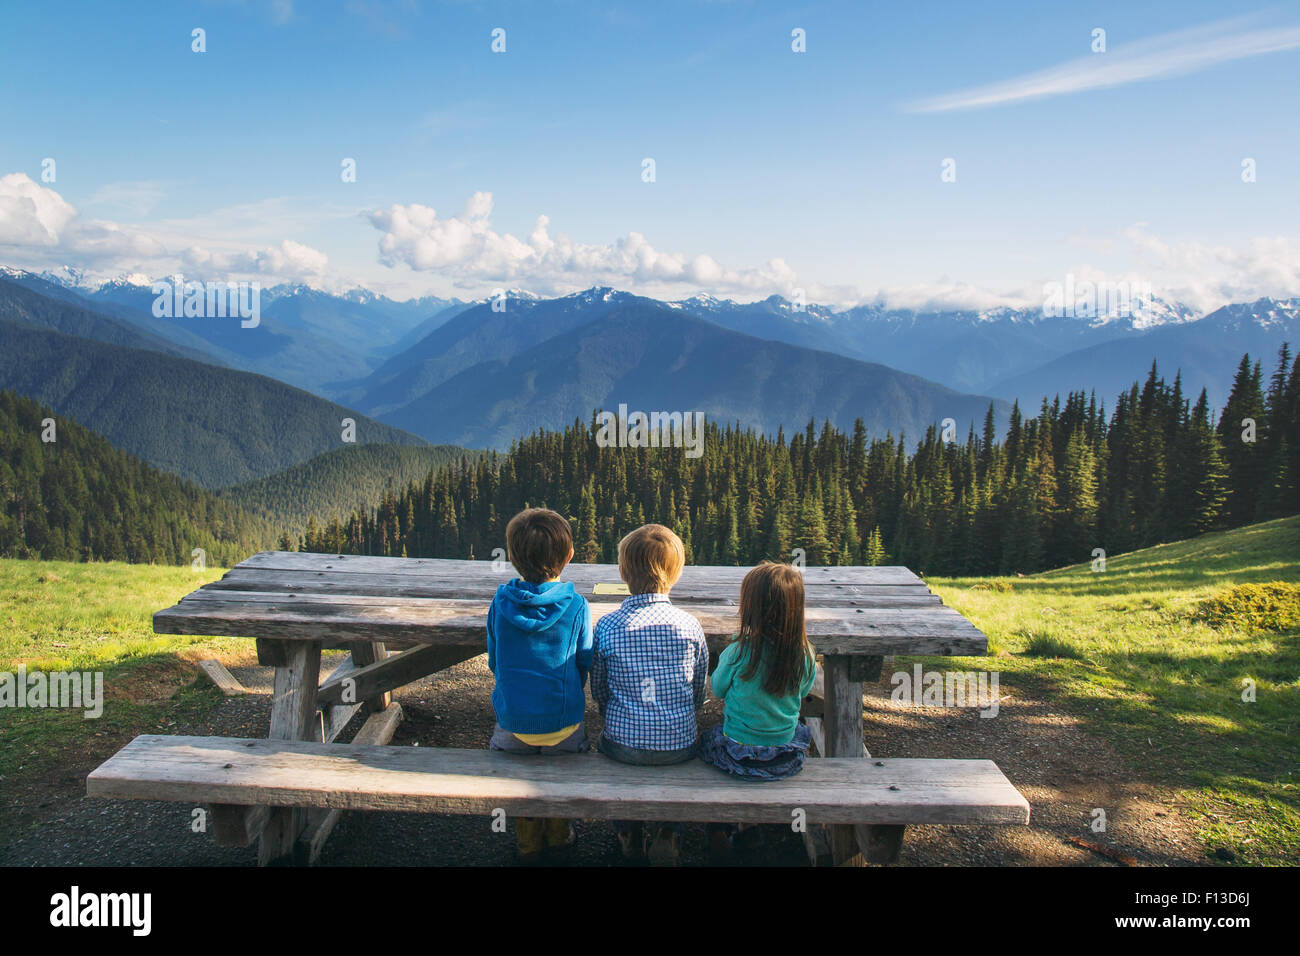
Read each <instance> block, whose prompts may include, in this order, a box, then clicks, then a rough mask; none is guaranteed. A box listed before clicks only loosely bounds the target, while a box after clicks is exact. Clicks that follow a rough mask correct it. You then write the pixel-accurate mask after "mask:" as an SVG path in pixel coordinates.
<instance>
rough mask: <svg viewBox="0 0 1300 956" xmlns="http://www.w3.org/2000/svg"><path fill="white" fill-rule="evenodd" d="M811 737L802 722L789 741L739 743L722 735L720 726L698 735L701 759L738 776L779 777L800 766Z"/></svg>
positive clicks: (775, 778) (798, 768) (764, 778)
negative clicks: (768, 743)
mask: <svg viewBox="0 0 1300 956" xmlns="http://www.w3.org/2000/svg"><path fill="white" fill-rule="evenodd" d="M811 740H812V734H811V733H809V731H808V728H807V727H805V726H804V725H803V724H799V725H797V726H796V727H795V730H794V739H793V740H791V741H790V742H789V743H788V744H775V745H772V746H761V745H758V744H742V743H740V742H739V741H736V740H732V739H731V738H730V737H728V736H727V735H726V734H724V733H723V732H722V727H721V726H717V727H711V728H709V729H708V730H706V731H705V732H704V733H703V734H701V735H700V759H701V760H704V761H706V762H708V763H711V764H713V766H715V767H717V768H719V769H721V770H725V771H727V773H730V774H734V775H736V776H737V777H748V778H750V779H753V780H781V779H782V778H784V777H793V776H794V775H795V774H797V773H798V772H799V771H800V770H802V769H803V762H804V760H805V759H807V757H808V744H809V742H810V741H811Z"/></svg>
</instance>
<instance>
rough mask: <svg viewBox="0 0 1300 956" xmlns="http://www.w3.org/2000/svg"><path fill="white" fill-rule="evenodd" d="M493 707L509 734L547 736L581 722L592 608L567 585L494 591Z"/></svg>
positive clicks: (519, 584)
mask: <svg viewBox="0 0 1300 956" xmlns="http://www.w3.org/2000/svg"><path fill="white" fill-rule="evenodd" d="M487 635H488V641H487V644H488V667H489V668H490V669H491V670H492V673H493V675H494V676H495V677H496V679H497V686H496V688H495V689H494V690H493V691H492V708H493V709H494V710H495V711H496V714H497V723H498V724H500V725H501V726H502V727H503V728H504V729H506V730H508V731H510V732H511V733H515V734H549V733H554V732H555V731H557V730H562V729H564V728H565V727H570V726H572V725H573V724H579V723H582V717H583V714H584V713H585V712H586V710H587V696H586V694H585V692H584V691H583V687H584V686H585V685H586V683H587V674H588V672H589V671H590V670H591V644H592V642H591V608H590V607H588V606H587V600H586V598H584V597H583V596H582V595H581V594H579V593H578V592H577V591H575V590H574V588H573V585H572V584H571V583H569V582H567V581H563V582H561V581H551V582H549V583H546V584H530V583H529V582H527V581H521V580H519V579H518V578H515V579H514V580H513V581H510V582H509V583H508V584H503V585H501V587H499V588H497V593H496V597H494V598H493V599H492V606H491V607H490V608H489V609H488V619H487Z"/></svg>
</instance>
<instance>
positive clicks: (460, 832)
mask: <svg viewBox="0 0 1300 956" xmlns="http://www.w3.org/2000/svg"><path fill="white" fill-rule="evenodd" d="M231 669H232V671H233V672H234V673H235V675H236V676H237V677H238V678H239V679H240V681H241V682H242V683H244V686H246V687H248V688H249V689H250V690H260V691H263V692H262V693H252V694H249V695H247V696H244V697H233V698H227V699H225V700H223V701H222V702H221V703H220V704H219V705H218V706H217V707H216V708H215V709H214V710H213V711H212V712H211V713H210V714H209V715H208V717H207V718H206V719H205V720H203V721H202V722H199V723H197V724H191V725H182V726H174V727H167V728H166V729H165V731H164V732H167V733H177V734H205V735H220V736H235V737H261V736H264V735H265V733H266V726H267V722H268V720H269V715H270V699H269V697H268V696H266V693H265V691H267V690H269V673H270V672H269V670H266V669H259V668H255V667H232V668H231ZM491 689H492V676H491V674H490V673H489V672H488V670H487V664H486V658H484V657H479V658H475V659H473V660H470V661H466V662H465V663H463V664H461V665H458V666H457V667H453V668H450V669H448V670H446V671H443V672H441V673H439V674H436V675H434V676H433V677H431V678H427V679H425V680H423V681H420V682H419V683H417V684H412V685H410V686H408V687H406V688H404V689H403V690H402V691H401V692H400V693H399V694H397V695H396V698H397V700H398V701H399V702H400V703H401V705H402V707H403V709H404V711H405V713H406V719H405V720H404V721H403V723H402V725H401V727H400V728H399V729H398V732H397V736H396V737H395V738H394V740H393V745H395V746H414V745H418V746H422V747H483V746H485V745H486V741H487V737H488V735H489V734H490V732H491V729H492V725H493V716H492V708H491V704H490V702H489V694H490V693H491ZM1001 693H1002V694H1003V695H1004V699H1003V700H1002V702H1001V706H1000V713H999V714H998V716H997V717H995V718H992V719H985V718H981V717H980V716H979V713H978V712H977V711H975V710H939V709H936V708H913V707H908V706H904V705H901V704H896V703H894V702H892V701H890V700H889V686H888V684H887V683H883V682H882V683H878V684H875V685H871V686H869V687H868V692H867V698H866V742H867V746H868V747H869V748H870V749H871V751H872V753H875V754H883V755H889V756H895V757H922V756H925V757H987V758H989V759H991V760H994V761H995V762H996V763H997V764H998V766H999V767H1001V768H1002V770H1003V772H1004V773H1006V774H1007V776H1008V777H1009V778H1010V779H1011V781H1012V782H1013V783H1015V784H1016V786H1017V787H1019V788H1020V791H1021V792H1022V793H1023V794H1024V795H1025V797H1026V798H1027V799H1028V800H1029V802H1030V805H1031V806H1032V808H1033V809H1032V814H1031V823H1030V825H1029V826H1028V827H946V826H925V827H912V828H909V829H908V832H907V839H906V842H905V844H904V848H903V854H902V859H901V860H900V864H901V865H904V866H948V865H984V866H991V865H1012V866H1025V865H1065V866H1080V865H1082V866H1090V865H1119V864H1118V862H1117V859H1123V858H1131V859H1132V860H1134V861H1136V862H1138V863H1141V864H1147V865H1157V866H1159V865H1165V866H1168V865H1174V866H1177V865H1193V864H1205V863H1208V862H1211V861H1210V860H1209V859H1208V858H1207V857H1206V855H1205V853H1204V851H1203V850H1202V849H1201V848H1200V846H1199V844H1198V843H1197V842H1196V840H1195V839H1194V838H1193V835H1192V827H1191V824H1190V821H1188V820H1187V819H1186V818H1185V817H1183V816H1182V814H1181V809H1180V807H1179V806H1177V805H1176V804H1175V802H1174V799H1173V795H1172V791H1169V790H1167V789H1165V788H1160V787H1156V786H1153V785H1151V784H1149V783H1144V782H1142V780H1141V776H1140V774H1139V773H1137V772H1136V771H1135V770H1134V769H1133V768H1131V767H1128V766H1126V765H1125V763H1124V761H1122V760H1121V759H1120V758H1119V756H1118V755H1117V754H1116V753H1115V751H1114V750H1113V749H1112V748H1111V747H1110V746H1109V745H1108V744H1107V743H1106V742H1105V741H1103V740H1101V739H1099V738H1097V737H1095V736H1092V735H1090V734H1087V733H1085V732H1084V731H1083V730H1082V729H1081V728H1080V725H1079V722H1078V721H1077V720H1076V719H1074V718H1072V717H1068V716H1062V715H1061V714H1059V713H1056V712H1054V708H1053V707H1051V706H1050V705H1048V704H1047V703H1045V702H1044V701H1041V700H1034V699H1031V698H1028V697H1023V696H1020V695H1019V694H1018V692H1017V690H1016V689H1015V688H1013V687H1010V686H1008V685H1006V684H1003V686H1002V688H1001ZM721 709H722V704H721V702H719V701H714V700H711V701H709V703H708V704H707V705H706V709H705V714H704V718H703V721H702V722H703V723H704V724H706V725H708V724H713V723H717V722H718V721H719V720H720V719H721ZM358 719H359V718H358ZM599 727H600V718H599V716H598V715H597V713H596V711H595V708H594V706H592V707H590V708H589V710H588V714H587V730H588V733H589V734H591V735H593V736H594V734H595V733H596V732H597V730H598V729H599ZM347 733H350V731H348V732H345V736H346V734H347ZM124 743H125V741H124V740H116V739H112V738H110V737H98V736H93V735H92V736H90V737H89V738H88V742H87V745H86V749H85V750H83V751H82V752H77V753H70V754H69V755H68V759H67V762H66V763H65V764H64V765H63V766H61V767H60V768H58V769H55V770H52V771H49V772H47V773H45V774H43V775H41V776H40V777H39V778H35V779H32V778H24V777H21V776H19V777H17V778H14V779H10V780H6V781H5V782H4V787H3V793H2V794H0V864H7V865H31V864H37V865H41V864H46V865H54V864H81V863H84V864H97V865H107V864H117V865H146V864H153V865H186V866H211V865H251V864H253V863H255V862H256V849H255V848H243V849H230V848H223V847H217V846H215V845H214V844H213V842H212V840H211V838H210V837H209V836H208V835H206V834H204V833H194V832H193V831H192V830H191V826H190V824H191V812H192V810H193V809H194V808H192V807H189V806H182V805H179V804H168V803H144V802H138V801H129V802H117V801H102V800H89V799H87V798H86V797H85V775H86V774H87V773H88V772H89V771H90V770H92V769H93V768H94V767H95V766H96V765H98V764H99V763H100V762H101V761H102V760H103V759H105V758H106V757H108V756H109V755H110V754H112V753H113V752H114V751H115V750H116V749H117V748H118V747H120V746H121V745H122V744H124ZM1094 808H1101V809H1103V810H1104V811H1105V813H1106V818H1107V828H1106V832H1104V833H1094V832H1092V830H1091V829H1090V827H1089V824H1090V822H1091V820H1092V812H1093V810H1094ZM776 833H777V835H776V837H772V834H771V833H768V834H767V837H766V838H767V842H766V843H763V844H760V845H757V846H752V847H743V848H741V849H739V850H738V853H737V862H738V863H745V864H750V865H762V864H769V865H804V864H806V862H807V858H806V857H805V856H804V852H803V847H802V844H801V842H800V841H799V840H798V838H797V837H795V836H794V835H793V834H783V833H781V832H780V831H776ZM1072 839H1076V840H1081V841H1085V843H1088V844H1092V845H1093V846H1094V847H1095V848H1094V849H1088V848H1086V847H1085V846H1081V845H1077V844H1075V843H1072V842H1071V840H1072ZM1098 849H1100V850H1102V851H1104V852H1099V851H1098ZM1107 853H1110V854H1113V856H1108V855H1106V854H1107ZM704 859H705V852H704V831H703V828H702V827H699V826H688V827H687V830H686V837H685V845H684V847H683V855H682V860H683V863H685V864H687V865H691V864H698V863H703V862H704ZM321 862H322V864H325V865H329V864H336V865H384V864H388V865H430V864H441V865H486V866H500V865H510V864H513V863H514V838H513V835H512V834H510V833H506V834H499V833H493V832H492V831H491V829H490V827H489V821H488V820H487V818H485V817H480V816H445V815H436V814H401V813H351V814H346V815H345V816H344V817H343V819H342V820H341V821H340V823H339V825H338V827H337V828H336V829H335V831H334V833H333V835H332V836H331V837H330V841H329V844H328V846H327V848H326V851H325V854H324V857H323V859H322V861H321ZM573 862H574V863H577V864H584V865H595V866H602V865H611V864H618V863H620V862H621V860H620V858H619V855H618V849H617V841H616V838H615V836H614V831H613V829H612V828H611V827H610V826H609V824H607V823H602V822H583V823H581V824H579V842H578V845H577V846H576V847H575V850H574V856H573Z"/></svg>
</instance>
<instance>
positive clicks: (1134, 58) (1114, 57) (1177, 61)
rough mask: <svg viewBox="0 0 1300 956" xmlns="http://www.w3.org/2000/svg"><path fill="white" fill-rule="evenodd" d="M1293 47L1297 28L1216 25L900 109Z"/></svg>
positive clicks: (1131, 79) (939, 107)
mask: <svg viewBox="0 0 1300 956" xmlns="http://www.w3.org/2000/svg"><path fill="white" fill-rule="evenodd" d="M1297 47H1300V27H1297V26H1284V27H1274V28H1269V29H1244V28H1243V24H1242V21H1240V20H1228V21H1220V22H1217V23H1211V24H1206V25H1205V26H1201V27H1196V28H1193V29H1190V30H1180V31H1177V32H1175V33H1166V34H1164V35H1162V36H1158V37H1152V38H1151V39H1148V40H1143V41H1140V42H1137V43H1131V44H1128V45H1126V46H1121V47H1115V48H1114V49H1111V50H1108V51H1107V52H1105V53H1092V54H1089V55H1088V56H1085V57H1080V58H1079V59H1077V60H1071V61H1069V62H1068V63H1064V64H1062V65H1060V66H1056V67H1052V68H1050V69H1047V70H1040V71H1038V72H1036V73H1027V74H1025V75H1023V76H1018V77H1015V78H1014V79H1010V80H1005V81H1003V82H1000V83H991V84H988V85H986V86H977V87H972V88H970V89H966V90H959V91H957V92H955V93H946V94H944V95H942V96H936V97H932V98H930V99H925V100H919V101H916V102H913V103H909V104H906V105H905V106H904V109H906V110H907V111H909V112H913V113H941V112H947V111H951V110H971V109H982V108H986V107H990V106H1001V105H1003V104H1005V103H1018V102H1022V101H1024V100H1034V99H1042V98H1043V97H1047V96H1061V95H1063V94H1067V93H1080V92H1083V91H1085V90H1100V89H1106V88H1108V87H1115V86H1123V85H1125V84H1127V83H1137V82H1140V81H1142V80H1154V79H1158V78H1161V77H1170V76H1179V75H1182V74H1186V73H1193V72H1196V71H1197V70H1204V69H1207V68H1209V67H1211V66H1215V65H1217V64H1219V63H1227V62H1229V61H1232V60H1243V59H1247V58H1249V57H1254V56H1262V55H1264V54H1266V53H1280V52H1283V51H1286V50H1294V49H1296V48H1297Z"/></svg>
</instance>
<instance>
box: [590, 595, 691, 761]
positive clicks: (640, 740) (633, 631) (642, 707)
mask: <svg viewBox="0 0 1300 956" xmlns="http://www.w3.org/2000/svg"><path fill="white" fill-rule="evenodd" d="M595 644H596V646H595V652H594V654H593V657H592V662H591V696H592V697H594V698H595V699H596V704H597V705H598V706H599V707H600V713H601V715H602V716H603V717H604V718H605V733H606V735H608V737H609V738H610V739H611V740H613V741H614V742H615V743H620V744H622V745H623V746H625V747H635V748H637V749H638V750H682V749H684V748H686V747H690V746H692V745H693V744H694V743H695V738H696V736H697V735H698V733H699V729H698V727H697V725H696V722H695V712H696V711H697V710H698V709H699V708H700V707H701V706H702V705H703V703H704V680H705V678H706V677H707V676H708V673H709V645H708V642H707V641H705V639H704V628H702V627H700V622H699V621H697V620H696V619H695V618H693V617H692V616H691V615H689V614H687V613H686V612H685V611H681V610H678V609H677V608H675V607H673V605H672V603H671V602H670V601H669V600H668V595H667V594H634V595H632V596H631V597H629V598H628V599H627V600H625V601H624V602H623V604H622V606H621V607H620V608H619V609H618V610H617V611H615V612H613V613H612V614H606V615H605V616H604V617H602V618H601V619H600V620H599V621H598V622H597V623H596V636H595Z"/></svg>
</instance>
